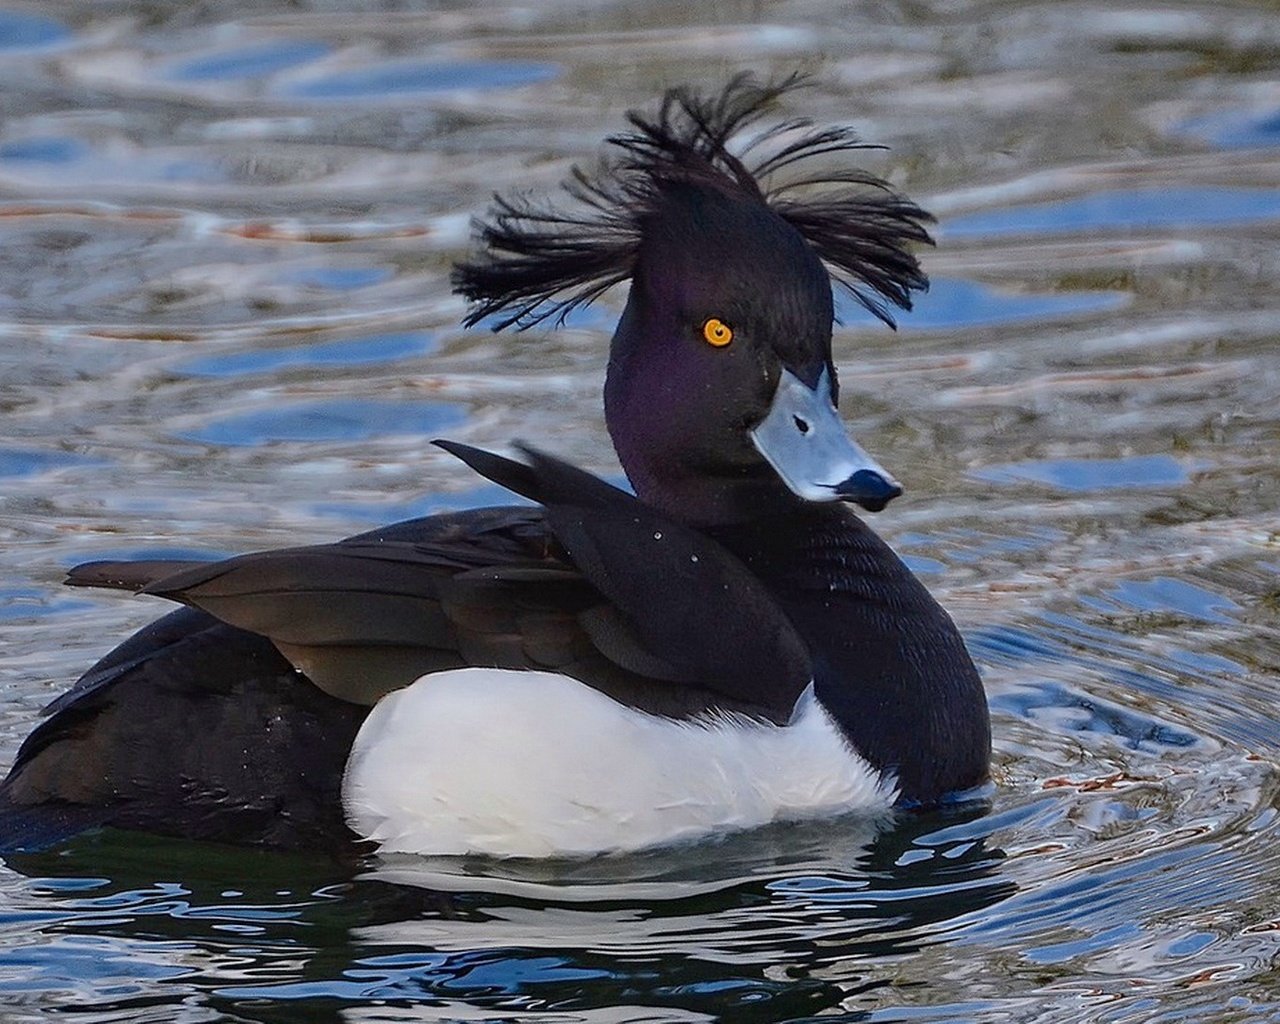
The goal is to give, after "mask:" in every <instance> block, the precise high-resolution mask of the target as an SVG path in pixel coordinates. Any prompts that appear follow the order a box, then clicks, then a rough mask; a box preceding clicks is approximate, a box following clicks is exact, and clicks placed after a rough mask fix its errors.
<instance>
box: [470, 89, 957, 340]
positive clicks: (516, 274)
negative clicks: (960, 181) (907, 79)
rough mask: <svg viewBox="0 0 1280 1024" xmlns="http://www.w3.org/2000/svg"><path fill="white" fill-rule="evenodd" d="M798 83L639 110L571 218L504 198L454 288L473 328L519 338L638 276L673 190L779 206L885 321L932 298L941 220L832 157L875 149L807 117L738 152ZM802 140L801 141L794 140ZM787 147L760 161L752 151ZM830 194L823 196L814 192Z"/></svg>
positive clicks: (481, 229) (687, 97) (584, 181)
mask: <svg viewBox="0 0 1280 1024" xmlns="http://www.w3.org/2000/svg"><path fill="white" fill-rule="evenodd" d="M801 84H803V78H802V76H800V75H794V74H793V75H791V76H789V77H788V78H785V79H783V80H781V81H777V82H770V83H766V84H761V83H760V82H758V81H757V80H756V78H755V77H754V76H753V75H751V74H741V75H737V76H736V77H734V78H733V79H732V81H730V82H729V84H728V85H727V86H726V87H725V88H724V89H723V90H722V91H721V92H720V93H719V94H718V95H715V96H703V95H700V94H698V93H696V92H694V91H692V90H691V89H689V88H678V89H671V90H668V91H667V93H666V94H665V95H664V96H663V99H662V105H661V106H660V107H659V109H658V113H657V115H656V116H649V115H646V114H643V113H640V112H638V111H634V110H633V111H631V112H630V113H629V114H628V115H627V120H628V121H630V123H631V125H632V129H633V130H632V131H629V132H626V133H624V134H620V135H614V136H611V137H610V138H609V139H608V140H607V141H608V142H609V144H610V145H612V146H614V147H616V149H617V150H619V151H620V152H618V153H616V154H614V155H612V156H611V157H609V158H606V160H605V161H604V162H603V164H602V166H601V168H600V170H599V171H598V172H597V173H596V174H594V175H589V174H587V173H586V172H584V171H583V170H581V169H580V168H576V167H575V168H574V169H573V171H572V174H571V176H570V178H569V179H568V180H567V181H566V182H565V183H564V189H565V191H566V192H567V193H568V194H569V196H570V197H571V198H572V199H573V201H574V207H575V208H574V209H572V210H558V209H556V208H555V207H553V206H542V205H538V204H536V203H533V202H531V201H530V200H528V199H526V198H523V197H504V196H495V199H494V207H493V209H492V211H491V213H490V216H489V219H488V221H486V222H480V223H479V224H478V225H477V230H478V235H479V239H480V242H481V243H482V246H483V252H482V254H481V255H480V256H478V257H476V258H474V259H472V260H469V261H467V262H465V263H461V264H459V265H458V267H457V268H456V269H455V270H454V273H453V285H454V289H455V290H456V291H457V292H459V293H460V294H462V295H464V296H465V297H466V298H467V299H469V300H471V302H472V303H473V306H472V310H471V312H470V314H469V315H468V316H467V318H466V321H465V322H466V324H467V326H469V327H470V326H473V325H474V324H476V323H477V322H479V321H480V320H481V319H483V318H484V317H487V316H489V315H491V314H495V313H501V314H504V318H503V319H502V320H500V321H498V323H497V324H496V326H495V328H494V329H495V330H502V329H503V328H506V327H510V326H512V325H513V324H514V325H516V326H517V327H518V328H519V329H521V330H523V329H524V328H526V327H530V326H532V325H534V324H537V323H540V322H541V321H543V320H545V319H547V318H548V317H551V316H557V317H558V318H559V320H560V321H563V320H564V318H565V317H566V316H567V315H568V314H569V313H570V312H571V311H572V310H573V309H575V308H576V307H578V306H583V305H586V304H588V303H590V302H592V301H593V300H595V299H596V298H598V297H599V296H600V295H601V294H603V293H604V292H605V291H606V290H607V289H609V288H610V287H611V286H613V285H615V284H617V283H619V282H621V281H625V280H627V278H629V277H630V276H631V274H632V270H633V268H634V266H635V261H636V257H637V253H638V250H639V246H640V237H641V232H642V230H643V226H644V222H645V219H646V218H647V217H648V216H649V215H650V213H652V212H653V211H654V210H655V209H656V208H657V207H658V205H659V204H660V203H661V202H662V198H663V194H664V190H665V189H666V188H668V187H670V186H671V185H672V184H676V183H690V182H694V183H697V182H704V183H713V184H715V185H716V186H717V187H720V188H729V189H733V190H736V191H737V192H738V193H739V194H741V195H744V196H747V197H750V198H752V199H755V200H757V201H759V202H760V203H762V204H765V205H767V206H769V207H770V209H772V210H773V211H774V212H775V213H777V214H778V215H779V216H781V217H783V218H784V219H785V220H787V221H788V222H789V223H790V224H791V225H792V226H793V227H794V228H795V229H796V230H797V231H799V232H800V234H801V235H803V236H804V237H805V239H807V240H808V242H809V244H810V245H812V246H813V248H814V250H815V251H816V252H817V253H818V255H819V256H820V257H821V258H822V260H823V261H824V262H825V263H826V265H827V267H828V269H829V270H831V272H832V275H833V277H834V278H835V279H836V280H837V281H838V282H839V283H841V284H842V285H844V286H845V287H846V288H848V289H849V291H850V292H851V293H852V294H853V295H854V297H855V298H856V299H857V300H858V301H859V302H860V303H861V304H862V305H863V306H864V307H866V308H867V309H868V310H870V311H871V312H872V313H874V314H875V315H876V316H877V317H879V318H880V319H881V320H883V321H884V322H885V323H887V324H888V325H889V326H891V327H892V326H893V317H892V316H891V315H890V312H889V306H891V305H892V306H897V307H899V308H901V309H910V308H911V292H912V291H915V290H923V289H925V288H927V287H928V279H927V278H926V277H925V275H924V273H923V271H921V269H920V265H919V263H918V262H917V260H916V258H915V256H914V255H913V254H912V253H911V251H910V250H909V249H908V246H909V245H910V244H911V243H931V241H932V240H931V239H930V237H929V233H928V231H926V229H925V227H924V225H925V224H926V223H928V222H930V221H932V220H933V218H932V217H931V216H930V215H929V214H928V213H926V212H925V211H924V210H922V209H921V208H920V207H919V206H917V205H916V204H915V203H913V202H911V201H910V200H908V199H906V198H905V197H904V196H902V195H899V194H898V193H897V192H895V191H894V190H893V189H892V188H891V187H890V186H889V185H888V184H887V183H886V182H884V181H883V180H881V179H880V178H877V177H875V176H874V175H872V174H869V173H868V172H866V171H863V170H859V169H858V168H856V167H852V166H846V167H832V166H830V158H831V157H833V156H840V155H843V154H847V153H850V152H852V151H855V150H860V149H869V148H875V147H870V146H867V145H865V144H863V143H861V142H859V140H858V138H857V136H856V135H854V133H853V132H852V130H850V129H849V128H844V127H834V128H815V127H814V126H813V122H812V121H810V120H807V119H803V118H793V119H789V120H784V121H781V122H780V123H778V124H775V125H773V126H771V127H769V128H767V129H765V130H763V131H761V132H759V133H758V134H756V135H755V137H754V138H752V139H750V140H748V141H747V142H746V143H745V144H744V145H742V146H740V147H738V152H737V154H736V155H735V154H734V153H733V152H731V151H730V149H729V142H730V140H731V139H732V138H733V137H734V136H735V135H737V134H738V133H740V132H741V131H742V130H743V129H745V128H747V127H749V126H750V125H752V124H754V123H756V122H758V121H760V120H761V119H762V118H763V117H764V116H765V115H766V114H767V113H768V110H769V108H770V107H771V106H772V105H773V103H774V102H775V101H776V100H777V98H778V97H779V96H780V95H782V94H783V93H785V92H787V91H789V90H791V89H794V88H796V87H797V86H799V85H801ZM792 135H795V136H796V137H795V138H792V139H789V140H788V139H786V138H785V137H787V136H792ZM769 143H775V144H776V143H781V146H780V148H776V150H775V151H774V152H772V153H770V154H769V155H768V156H765V157H762V158H761V159H758V160H755V161H754V162H752V159H751V158H752V155H753V153H754V152H756V151H758V150H760V149H761V148H765V147H766V145H767V144H769ZM815 157H827V158H828V160H827V161H825V163H827V164H828V166H824V167H823V168H822V169H817V170H814V171H811V172H809V173H808V174H804V173H800V174H799V176H798V177H792V178H791V179H790V180H788V181H786V182H785V183H782V184H779V185H776V186H773V185H771V184H770V182H771V179H772V178H773V177H774V176H775V175H776V174H777V173H778V172H780V171H782V170H784V169H787V168H792V167H794V166H795V165H797V164H799V163H801V162H803V161H806V160H810V159H812V158H815ZM824 185H825V186H832V188H828V189H826V190H823V191H820V192H818V193H817V194H810V192H809V190H810V189H812V188H816V187H819V186H824Z"/></svg>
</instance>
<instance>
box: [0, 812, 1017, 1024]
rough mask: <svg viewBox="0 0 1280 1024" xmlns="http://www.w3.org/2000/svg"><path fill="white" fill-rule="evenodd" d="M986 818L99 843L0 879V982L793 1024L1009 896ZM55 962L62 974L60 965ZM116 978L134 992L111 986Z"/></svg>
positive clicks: (262, 999) (159, 1000) (141, 1003)
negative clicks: (470, 855) (340, 850)
mask: <svg viewBox="0 0 1280 1024" xmlns="http://www.w3.org/2000/svg"><path fill="white" fill-rule="evenodd" d="M984 814H985V808H972V807H971V808H966V809H961V810H956V811H952V812H949V813H947V814H933V815H923V816H915V817H911V818H908V819H906V820H905V821H904V822H902V823H900V824H899V825H898V826H897V827H895V828H893V829H892V830H890V831H887V832H881V833H880V834H878V835H876V834H874V829H871V828H869V826H868V825H867V823H865V822H856V821H853V822H823V823H810V824H806V825H798V826H797V825H788V826H781V825H780V826H774V827H771V828H766V829H761V830H758V831H755V832H752V833H747V834H743V835H738V836H732V837H729V838H727V839H726V840H724V841H723V842H720V843H713V844H701V845H697V846H689V847H684V848H680V849H674V850H666V851H654V852H650V853H645V854H639V855H634V856H627V857H604V858H596V859H594V860H590V861H570V862H558V863H554V862H492V861H489V862H485V861H471V860H464V859H449V860H446V859H434V860H433V859H428V858H399V859H396V860H394V861H390V860H388V861H382V860H378V861H375V862H373V863H371V864H364V865H342V864H336V863H334V862H332V861H328V860H324V859H321V858H312V857H303V856H285V855H280V854H266V853H259V852H254V851H244V850H237V849H229V848H223V847H218V846H213V845H209V844H196V843H185V842H180V841H176V840H163V839H156V838H152V837H143V836H138V835H131V834H127V833H119V832H110V831H108V832H103V833H100V834H98V835H95V836H89V837H85V838H83V839H81V840H80V841H78V842H77V843H75V844H74V845H72V846H71V847H68V848H66V849H64V850H62V851H60V852H58V853H46V854H33V855H21V856H15V857H12V858H11V859H10V860H9V866H10V867H11V868H13V869H14V870H16V871H19V872H21V873H22V874H24V875H26V876H28V879H29V881H28V887H27V889H26V890H25V891H21V890H19V891H18V892H16V893H15V897H16V899H15V901H14V902H15V903H16V904H17V908H15V911H16V916H12V917H10V918H9V921H10V923H19V922H20V924H21V928H22V930H23V935H24V936H27V938H26V939H25V942H26V943H30V944H29V945H24V946H23V947H21V948H18V949H12V948H11V949H10V955H9V957H7V959H9V960H13V959H14V957H15V955H16V961H14V962H16V963H21V962H22V958H23V956H24V955H25V954H28V953H32V951H34V950H39V951H40V954H39V956H38V957H34V956H33V958H32V959H31V962H30V963H28V964H27V965H26V966H27V968H28V970H29V972H30V973H31V976H32V979H33V985H32V988H30V989H29V991H33V992H34V991H42V990H43V991H49V992H54V991H56V990H57V989H58V987H59V985H60V984H65V983H66V979H67V977H68V976H72V977H77V978H78V979H79V981H80V982H81V983H82V984H83V983H86V982H93V983H94V985H93V990H94V992H95V993H96V994H97V995H98V996H100V997H101V1000H102V1001H101V1002H94V1004H93V1005H92V1009H97V1010H107V1009H111V1010H122V1009H126V1008H130V1007H132V1008H135V1009H141V1008H143V1007H159V1006H163V1005H173V1003H174V1002H175V1001H176V1000H183V1001H185V1002H187V1004H188V1005H191V1004H199V1005H204V1006H208V1007H210V1008H213V1009H216V1010H217V1011H218V1012H220V1013H223V1014H226V1015H227V1016H228V1017H230V1018H231V1019H235V1020H247V1021H259V1020H260V1021H268V1020H270V1021H286V1020H299V1021H303V1020H305V1021H327V1020H335V1021H336V1020H338V1019H340V1015H341V1013H342V1011H343V1010H344V1009H350V1008H351V1007H353V1006H359V1005H365V1004H370V1003H374V1002H377V1003H379V1004H383V1005H387V1006H389V1007H395V1006H411V1005H420V1004H423V1003H427V1004H430V1005H435V1006H439V1007H448V1006H458V1005H462V1006H467V1007H472V1008H482V1009H486V1010H492V1011H504V1010H505V1011H513V1012H514V1011H533V1010H536V1009H539V1008H542V1009H550V1008H555V1009H558V1010H560V1011H562V1012H573V1011H586V1010H590V1009H593V1008H603V1007H623V1006H637V1007H640V1006H644V1007H651V1008H658V1009H667V1010H672V1011H674V1010H677V1009H679V1010H683V1011H686V1012H695V1013H704V1014H708V1015H710V1016H713V1017H723V1018H724V1019H733V1020H735V1021H742V1022H747V1024H750V1022H753V1021H765V1020H782V1019H789V1020H790V1019H797V1018H807V1017H810V1016H813V1015H815V1014H818V1013H820V1012H823V1011H827V1012H830V1011H831V1010H832V1009H833V1008H837V1007H842V1006H843V1007H846V1008H847V1007H848V1002H847V1001H848V1000H849V999H850V998H851V997H856V996H857V994H858V992H860V991H868V990H871V989H875V988H879V987H880V986H882V985H885V984H888V983H889V980H888V979H889V973H888V970H887V969H886V967H885V964H884V963H883V961H885V960H886V959H888V960H890V961H891V960H892V959H893V958H896V957H899V956H902V955H904V954H909V953H912V952H914V951H916V950H918V949H920V948H921V947H923V946H925V945H931V944H936V943H939V942H945V941H946V940H947V937H948V935H949V934H950V933H951V932H952V931H954V930H955V929H956V928H958V927H960V925H959V923H958V920H959V919H960V918H962V917H964V916H966V915H972V914H975V913H978V912H981V911H983V910H984V909H986V908H988V907H990V906H992V905H994V904H996V903H999V902H1001V901H1002V900H1004V899H1007V898H1008V897H1009V896H1010V895H1011V894H1012V893H1013V892H1014V890H1015V886H1014V884H1013V883H1012V882H1011V881H1010V880H1009V879H1008V878H1006V877H1004V876H1003V875H1002V873H1001V871H1000V865H1001V862H1002V860H1003V854H1002V853H1001V852H1000V851H999V850H994V849H991V848H989V847H988V846H987V838H988V835H989V831H990V826H988V825H986V824H985V819H984V817H983V815H984ZM433 883H438V884H433ZM446 890H447V891H446ZM18 908H20V909H18ZM86 939H91V944H89V945H86V944H85V940H86ZM60 949H62V950H64V951H66V953H65V955H66V956H70V955H71V952H72V951H74V955H75V957H76V958H77V962H76V963H74V964H72V963H70V962H69V961H67V962H65V963H62V964H61V965H60V964H59V960H58V957H59V950H60ZM86 950H88V951H89V952H88V954H87V955H88V957H89V959H88V960H87V961H86V959H85V957H86ZM133 964H136V965H137V966H136V970H137V971H138V972H139V974H138V980H139V981H141V980H142V978H143V977H144V976H145V978H146V982H147V983H146V985H145V986H144V985H136V986H130V985H127V984H125V985H124V987H123V989H122V988H121V987H120V986H119V985H118V984H114V985H106V984H105V983H104V980H105V979H106V978H111V979H112V980H113V982H120V981H121V979H122V976H123V977H124V978H127V977H128V976H129V974H130V971H131V969H132V968H131V965H133ZM81 992H83V988H81ZM126 992H127V994H126ZM85 1008H86V1009H89V1008H90V1007H85ZM845 1019H855V1018H848V1017H846V1018H845Z"/></svg>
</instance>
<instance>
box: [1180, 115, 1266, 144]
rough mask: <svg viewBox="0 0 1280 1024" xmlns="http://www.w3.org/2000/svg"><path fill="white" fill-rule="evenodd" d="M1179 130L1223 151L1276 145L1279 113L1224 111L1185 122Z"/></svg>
mask: <svg viewBox="0 0 1280 1024" xmlns="http://www.w3.org/2000/svg"><path fill="white" fill-rule="evenodd" d="M1179 131H1181V132H1184V133H1186V134H1188V135H1194V136H1197V137H1198V138H1202V139H1206V140H1208V141H1209V142H1211V143H1213V144H1214V145H1215V146H1220V147H1221V148H1223V149H1253V148H1255V147H1259V146H1280V110H1273V111H1271V112H1270V113H1266V114H1258V113H1256V112H1254V113H1239V112H1228V113H1218V114H1215V115H1213V116H1212V117H1204V118H1197V119H1196V120H1194V121H1188V122H1187V123H1186V124H1184V125H1182V126H1181V127H1180V128H1179Z"/></svg>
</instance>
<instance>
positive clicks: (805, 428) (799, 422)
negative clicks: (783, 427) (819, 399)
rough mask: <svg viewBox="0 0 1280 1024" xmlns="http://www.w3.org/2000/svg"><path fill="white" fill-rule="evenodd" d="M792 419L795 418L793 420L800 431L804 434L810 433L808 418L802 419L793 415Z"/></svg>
mask: <svg viewBox="0 0 1280 1024" xmlns="http://www.w3.org/2000/svg"><path fill="white" fill-rule="evenodd" d="M792 419H793V420H795V424H796V429H797V430H798V431H800V433H802V434H807V433H809V421H808V420H804V419H801V418H800V417H799V416H793V417H792Z"/></svg>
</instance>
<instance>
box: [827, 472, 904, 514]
mask: <svg viewBox="0 0 1280 1024" xmlns="http://www.w3.org/2000/svg"><path fill="white" fill-rule="evenodd" d="M836 493H837V494H838V495H840V497H841V498H843V499H844V500H845V501H852V502H856V503H857V504H859V505H861V506H862V507H863V508H865V509H866V510H867V511H868V512H879V511H880V510H881V509H883V508H884V507H885V506H886V505H887V504H889V502H891V501H893V499H894V498H896V497H897V496H898V495H900V494H901V493H902V485H901V484H900V483H898V481H896V480H894V479H892V478H890V477H886V476H884V475H882V474H880V473H877V472H876V471H875V470H873V469H860V470H858V471H857V472H856V473H854V474H853V476H851V477H849V479H848V480H846V481H844V483H841V484H837V485H836Z"/></svg>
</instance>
